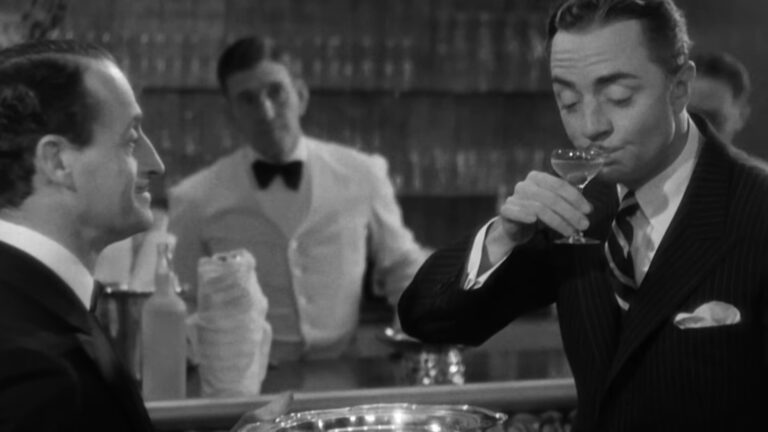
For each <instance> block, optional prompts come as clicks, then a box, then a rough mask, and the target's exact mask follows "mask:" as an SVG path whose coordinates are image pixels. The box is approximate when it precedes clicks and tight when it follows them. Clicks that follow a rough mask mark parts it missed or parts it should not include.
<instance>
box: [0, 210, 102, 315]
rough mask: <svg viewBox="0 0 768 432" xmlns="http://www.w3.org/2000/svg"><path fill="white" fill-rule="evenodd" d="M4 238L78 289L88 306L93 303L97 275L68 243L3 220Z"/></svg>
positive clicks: (1, 232) (0, 232)
mask: <svg viewBox="0 0 768 432" xmlns="http://www.w3.org/2000/svg"><path fill="white" fill-rule="evenodd" d="M0 241H2V242H4V243H7V244H9V245H11V246H13V247H15V248H17V249H20V250H21V251H23V252H26V253H27V254H29V255H32V257H34V258H35V259H37V260H38V261H40V262H41V263H42V264H43V265H45V266H46V267H48V268H49V269H51V270H53V272H54V273H56V275H57V276H59V277H60V278H61V279H62V280H64V282H65V283H66V284H67V285H68V286H69V287H70V288H71V289H72V291H74V293H75V295H77V298H79V299H80V301H82V302H83V305H85V308H86V309H87V308H88V307H89V306H90V304H91V293H92V291H93V276H92V275H91V273H90V272H89V271H88V269H86V268H85V266H84V265H83V263H82V262H80V260H79V259H77V257H76V256H75V255H74V254H72V252H70V251H68V250H67V249H66V248H65V247H64V246H62V245H60V244H59V243H57V242H55V241H54V240H52V239H51V238H49V237H46V236H45V235H43V234H41V233H39V232H37V231H35V230H32V229H30V228H27V227H24V226H21V225H17V224H15V223H11V222H8V221H5V220H2V219H0Z"/></svg>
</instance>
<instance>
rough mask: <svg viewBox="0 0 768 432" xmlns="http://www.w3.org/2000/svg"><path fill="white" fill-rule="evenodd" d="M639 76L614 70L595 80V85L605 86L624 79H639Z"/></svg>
mask: <svg viewBox="0 0 768 432" xmlns="http://www.w3.org/2000/svg"><path fill="white" fill-rule="evenodd" d="M638 78H639V77H638V76H637V75H635V74H632V73H629V72H614V73H611V74H608V75H603V76H601V77H599V78H598V79H596V80H595V87H605V86H608V85H611V84H613V83H615V82H618V81H623V80H637V79H638Z"/></svg>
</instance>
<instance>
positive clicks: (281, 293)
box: [169, 137, 425, 362]
mask: <svg viewBox="0 0 768 432" xmlns="http://www.w3.org/2000/svg"><path fill="white" fill-rule="evenodd" d="M302 139H303V140H304V143H305V144H306V146H307V151H308V154H307V161H306V165H305V168H304V169H305V172H306V174H307V178H308V180H307V181H309V182H310V183H309V184H308V186H309V191H310V192H309V194H310V198H309V199H310V201H309V205H308V209H307V211H306V216H305V217H304V218H303V220H301V221H299V223H298V225H297V227H296V228H295V229H294V230H292V231H291V232H286V231H285V229H281V224H280V223H279V222H280V221H277V220H275V217H274V216H270V214H269V212H265V211H264V209H262V208H261V205H260V203H259V200H257V199H255V194H258V193H259V192H260V189H259V188H258V186H257V185H256V182H255V179H254V176H253V173H252V170H251V164H252V162H253V160H254V157H255V153H254V152H253V151H252V150H251V149H250V148H248V147H244V148H240V149H238V150H236V151H235V152H234V153H232V154H230V155H228V156H225V157H223V158H222V159H220V160H219V161H217V162H216V163H214V164H213V165H212V166H210V167H208V168H206V169H204V170H202V171H200V172H198V173H196V174H193V175H192V176H190V177H188V178H187V179H185V180H184V181H182V182H181V183H180V184H178V185H177V186H175V187H173V188H172V189H171V190H170V191H169V200H170V201H169V202H170V224H169V230H170V231H171V232H172V233H174V234H176V235H177V237H178V243H177V245H176V253H175V258H174V264H175V269H176V271H177V273H178V275H179V279H181V281H182V283H187V284H189V285H190V287H191V288H192V290H193V292H192V294H193V296H194V292H195V291H194V290H195V285H196V282H197V261H198V259H199V258H200V257H201V256H209V255H212V254H214V253H217V252H225V251H230V250H234V249H238V248H245V249H247V250H249V251H250V252H251V253H252V254H253V255H254V257H255V258H256V274H257V277H258V280H259V283H260V285H261V287H262V289H263V290H264V293H265V294H266V296H267V298H268V300H269V310H268V313H267V319H268V321H269V323H270V324H271V326H272V329H273V332H274V335H273V345H272V355H271V357H272V360H273V361H278V362H279V361H282V360H292V359H297V358H320V357H332V356H337V355H340V354H341V353H342V352H343V351H344V350H345V349H347V348H348V346H349V345H350V341H351V338H352V336H353V334H354V331H355V328H356V326H357V323H358V311H359V304H360V299H361V295H362V284H363V274H364V272H365V268H366V257H367V256H368V255H370V256H371V257H372V258H373V261H374V263H375V268H376V275H377V280H381V281H383V287H384V291H385V292H386V295H387V297H388V299H389V301H390V302H391V303H392V304H395V303H396V301H397V299H398V298H399V296H400V294H401V293H402V291H403V290H404V289H405V287H406V286H407V284H408V283H409V282H410V280H411V279H412V277H413V275H414V274H415V273H416V271H417V270H418V268H419V266H420V265H421V264H422V262H423V260H424V258H425V252H424V250H423V249H422V248H421V247H420V246H419V245H418V244H417V243H416V242H415V240H414V237H413V235H412V233H411V232H410V231H409V230H408V229H407V228H406V227H405V226H404V225H403V221H402V214H401V211H400V208H399V206H398V204H397V201H396V199H395V194H394V189H393V187H392V184H391V182H390V180H389V178H388V174H387V163H386V161H385V160H384V158H382V157H381V156H377V155H368V154H365V153H362V152H360V151H357V150H354V149H351V148H348V147H344V146H341V145H337V144H332V143H328V142H321V141H319V140H316V139H313V138H308V137H304V138H302ZM307 170H308V172H307ZM302 182H304V179H302ZM286 193H295V192H289V191H287V192H286ZM283 225H284V224H283Z"/></svg>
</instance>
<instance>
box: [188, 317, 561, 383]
mask: <svg viewBox="0 0 768 432" xmlns="http://www.w3.org/2000/svg"><path fill="white" fill-rule="evenodd" d="M376 328H377V329H378V332H381V331H382V328H381V327H376ZM374 332H375V330H374ZM358 337H359V338H361V339H369V338H371V335H370V333H369V332H359V333H358ZM374 338H375V336H374ZM358 343H359V346H360V347H364V346H366V345H368V344H379V345H380V346H379V351H378V354H380V355H376V356H361V357H343V358H340V359H327V360H312V361H296V362H285V363H281V364H279V365H271V366H270V367H269V369H268V371H267V375H266V378H265V379H264V382H263V383H262V388H261V393H262V394H272V393H279V392H282V391H296V392H315V391H337V390H358V389H376V388H392V387H403V386H414V377H413V375H412V374H411V373H410V368H411V367H412V357H410V356H411V355H413V353H410V352H408V351H404V350H395V349H392V348H391V347H388V346H386V345H384V344H381V342H378V341H376V340H367V341H359V342H358ZM368 346H370V345H368ZM461 360H462V363H463V365H464V368H465V369H464V372H463V378H464V383H465V384H484V383H493V382H502V381H526V380H547V379H562V378H570V377H571V371H570V367H569V366H568V361H567V359H566V358H565V353H564V352H563V350H562V346H561V344H560V334H559V330H558V328H557V322H556V321H555V320H552V319H544V320H542V319H533V318H531V319H523V320H521V321H519V322H516V323H513V324H512V325H510V326H509V327H507V328H506V329H505V330H502V331H501V332H499V333H498V334H497V335H496V336H494V337H493V338H492V339H490V340H489V341H487V342H486V343H485V344H483V345H482V346H480V347H465V348H463V349H462V350H461ZM199 395H200V382H199V377H198V375H197V371H196V370H195V369H191V370H190V374H189V383H188V396H189V397H190V398H196V397H199Z"/></svg>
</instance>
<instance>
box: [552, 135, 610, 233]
mask: <svg viewBox="0 0 768 432" xmlns="http://www.w3.org/2000/svg"><path fill="white" fill-rule="evenodd" d="M550 162H551V163H552V168H553V169H554V170H555V172H556V173H557V174H558V175H559V176H560V177H562V178H563V179H564V180H565V181H567V182H568V183H570V184H572V185H574V186H576V187H577V188H578V189H579V191H580V192H582V193H583V191H584V186H586V185H587V183H589V181H590V180H592V179H593V178H594V177H595V176H596V175H597V173H599V172H600V168H602V167H603V153H602V152H601V151H600V150H599V149H597V148H595V147H589V148H586V149H577V148H558V149H554V150H553V151H552V155H551V156H550ZM555 243H565V244H577V245H581V244H597V243H600V241H598V240H595V239H591V238H588V237H584V234H583V233H582V232H581V231H579V230H577V231H576V232H575V233H573V234H572V235H570V236H568V237H564V238H562V239H558V240H556V241H555Z"/></svg>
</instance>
